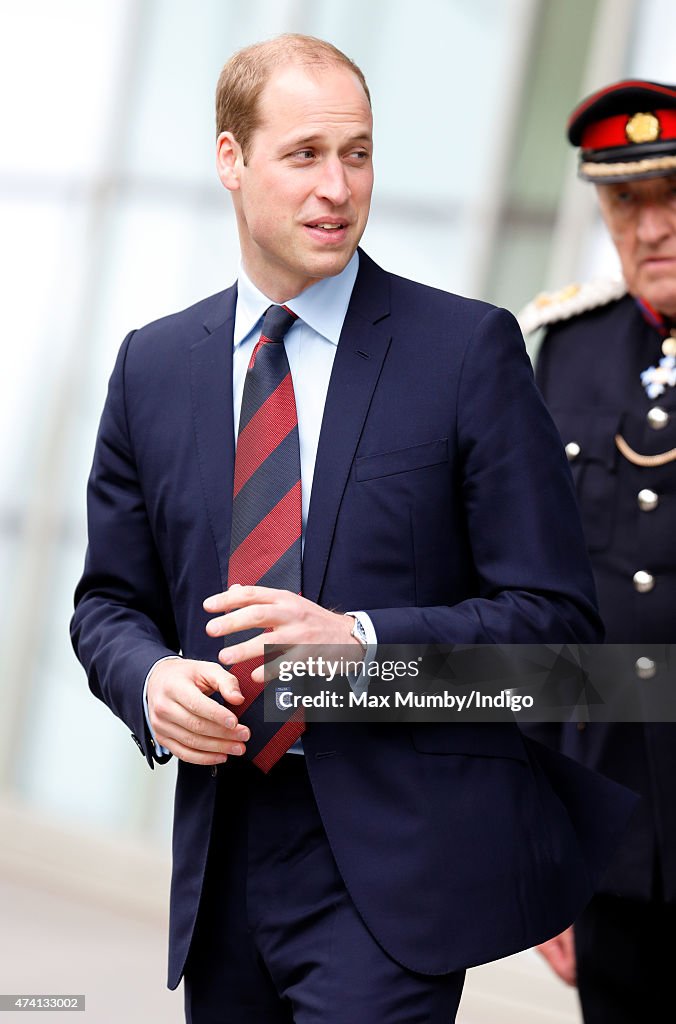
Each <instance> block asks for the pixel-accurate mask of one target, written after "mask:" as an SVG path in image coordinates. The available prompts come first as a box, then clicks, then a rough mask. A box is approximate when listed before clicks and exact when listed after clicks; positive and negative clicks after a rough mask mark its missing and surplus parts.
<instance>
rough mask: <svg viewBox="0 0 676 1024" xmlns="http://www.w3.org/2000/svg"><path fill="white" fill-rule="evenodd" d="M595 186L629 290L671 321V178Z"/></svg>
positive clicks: (675, 310) (675, 260)
mask: <svg viewBox="0 0 676 1024" xmlns="http://www.w3.org/2000/svg"><path fill="white" fill-rule="evenodd" d="M596 188H597V191H598V196H599V202H600V205H601V213H602V214H603V219H604V220H605V222H606V225H607V227H608V230H609V231H610V235H611V237H612V239H613V242H614V243H615V248H616V249H617V252H618V255H619V257H620V263H621V264H622V271H623V273H624V277H625V280H626V282H627V286H628V288H629V291H630V292H631V293H632V295H640V296H641V297H642V298H643V299H646V300H647V302H649V303H650V305H651V306H653V308H654V309H656V310H658V312H660V313H662V314H664V315H665V316H668V317H676V176H672V177H665V178H652V179H649V180H648V181H629V182H626V183H624V184H617V185H597V186H596Z"/></svg>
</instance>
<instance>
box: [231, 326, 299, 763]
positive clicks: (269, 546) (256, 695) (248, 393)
mask: <svg viewBox="0 0 676 1024" xmlns="http://www.w3.org/2000/svg"><path fill="white" fill-rule="evenodd" d="M296 319H297V316H296V314H295V313H292V312H291V310H290V309H287V308H286V306H270V307H269V308H268V310H267V311H266V313H265V317H264V319H263V327H262V331H261V336H260V340H259V341H258V343H257V344H256V347H255V349H254V351H253V355H252V356H251V360H250V362H249V367H248V369H247V373H246V378H245V380H244V392H243V394H242V408H241V411H240V416H239V431H238V434H237V453H236V456H235V484H234V496H233V505H232V535H231V538H230V562H229V567H228V586H229V587H230V586H232V584H233V583H240V584H242V586H252V585H260V586H262V587H275V588H278V589H280V590H290V591H292V592H293V593H294V594H300V592H301V479H300V449H299V445H298V417H297V415H296V399H295V396H294V393H293V381H292V380H291V371H290V370H289V360H288V359H287V356H286V351H285V349H284V336H285V334H286V332H287V331H288V330H289V328H290V327H291V325H292V324H293V323H294V322H295V320H296ZM257 632H258V631H257V630H250V631H247V632H246V633H238V634H237V635H236V636H233V637H230V638H229V641H228V642H229V643H240V642H242V641H243V640H245V639H248V638H249V637H252V636H256V634H257ZM260 664H262V660H253V659H252V660H250V661H247V662H244V663H242V664H241V665H235V666H232V668H231V669H230V671H232V672H233V674H234V675H235V676H237V679H238V680H239V685H240V689H241V691H242V693H243V695H244V698H245V700H244V703H243V704H240V705H239V706H238V707H236V708H233V710H234V711H235V713H236V714H237V715H238V717H239V719H240V721H241V722H243V723H244V724H245V725H247V726H248V727H249V729H250V730H251V739H250V740H249V742H248V743H247V757H249V758H250V759H251V760H252V761H253V763H254V764H255V765H256V766H257V767H258V768H260V769H261V770H262V771H264V772H268V771H270V769H271V768H272V766H273V765H274V764H276V763H277V761H278V760H279V759H280V757H281V756H282V754H284V753H285V752H286V751H287V750H288V749H289V747H290V746H292V745H293V744H294V743H295V742H296V740H297V739H298V737H299V736H300V735H301V733H302V732H303V731H304V729H305V725H304V722H303V720H302V715H300V714H294V715H293V716H292V717H291V718H289V719H288V720H287V721H286V722H283V723H279V722H266V721H265V720H264V717H263V690H264V689H265V684H260V685H257V684H255V683H253V682H252V680H251V673H252V671H253V670H254V669H255V668H256V667H257V666H258V665H260Z"/></svg>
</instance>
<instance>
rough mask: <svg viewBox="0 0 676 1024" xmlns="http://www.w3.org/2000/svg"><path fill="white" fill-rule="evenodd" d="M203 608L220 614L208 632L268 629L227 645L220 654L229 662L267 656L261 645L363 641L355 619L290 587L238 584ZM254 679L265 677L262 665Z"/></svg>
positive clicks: (288, 645)
mask: <svg viewBox="0 0 676 1024" xmlns="http://www.w3.org/2000/svg"><path fill="white" fill-rule="evenodd" d="M204 610H205V611H206V612H211V613H216V614H218V613H220V614H219V617H218V618H216V619H211V620H210V621H209V622H208V623H207V633H208V634H209V636H229V635H230V634H231V633H239V632H240V630H245V629H260V630H264V631H265V632H264V633H262V634H260V635H259V636H255V637H253V638H252V639H251V640H246V641H244V643H240V644H234V645H233V646H232V647H224V648H223V650H222V651H221V652H220V654H219V656H218V657H219V659H220V660H221V661H222V662H223V664H225V665H237V664H240V663H241V662H243V661H249V660H250V659H252V658H262V657H263V653H264V651H263V647H264V645H266V644H274V645H276V646H279V647H284V648H286V649H287V650H288V649H292V648H294V647H301V646H303V645H305V644H322V645H333V644H336V645H338V644H341V645H343V646H345V645H346V644H350V645H352V644H354V645H356V647H357V648H358V649H359V651H360V652H361V644H360V643H359V641H358V640H356V639H355V638H354V637H353V636H352V635H351V632H352V626H353V625H354V621H353V620H352V619H351V618H348V617H347V616H346V615H342V614H341V613H339V612H330V611H328V610H327V609H326V608H321V607H320V605H318V604H315V603H314V602H313V601H308V600H307V598H305V597H300V596H299V595H298V594H292V593H291V592H290V591H288V590H275V589H273V588H272V587H241V586H240V585H239V584H237V583H235V584H233V586H231V587H230V588H229V589H228V590H226V591H225V592H224V593H222V594H214V595H213V596H212V597H208V598H207V599H206V601H205V602H204ZM251 678H252V679H253V681H254V682H255V683H258V684H261V683H263V682H264V679H265V668H264V666H263V665H260V666H259V667H258V668H256V669H255V670H254V671H253V672H252V673H251Z"/></svg>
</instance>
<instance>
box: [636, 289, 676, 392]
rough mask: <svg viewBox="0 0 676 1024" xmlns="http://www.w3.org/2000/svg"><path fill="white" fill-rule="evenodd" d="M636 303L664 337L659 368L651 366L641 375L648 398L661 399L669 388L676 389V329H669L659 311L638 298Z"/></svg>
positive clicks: (645, 317) (648, 320)
mask: <svg viewBox="0 0 676 1024" xmlns="http://www.w3.org/2000/svg"><path fill="white" fill-rule="evenodd" d="M636 303H637V305H638V307H639V309H640V311H641V313H642V314H643V318H644V319H645V320H646V322H647V323H649V324H650V326H651V327H654V328H655V329H656V330H657V331H659V333H660V334H661V335H662V358H661V359H660V361H659V363H658V364H657V366H649V367H648V369H647V370H643V371H642V373H641V384H642V385H643V387H644V389H645V393H646V395H647V396H648V398H650V399H653V398H659V396H660V395H663V394H664V392H665V391H666V389H667V388H673V387H676V327H672V328H671V329H669V327H668V323H665V321H664V317H662V316H661V314H660V313H658V312H657V310H655V309H653V307H652V306H651V305H650V304H649V303H648V302H646V300H645V299H641V298H638V299H637V300H636Z"/></svg>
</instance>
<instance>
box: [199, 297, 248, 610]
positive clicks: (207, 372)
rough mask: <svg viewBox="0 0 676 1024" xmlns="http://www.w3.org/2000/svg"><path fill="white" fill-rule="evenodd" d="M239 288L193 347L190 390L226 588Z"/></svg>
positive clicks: (203, 478)
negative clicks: (234, 335)
mask: <svg viewBox="0 0 676 1024" xmlns="http://www.w3.org/2000/svg"><path fill="white" fill-rule="evenodd" d="M236 298H237V288H236V286H235V285H233V286H232V287H231V288H229V289H228V290H227V291H226V292H225V293H224V294H223V304H222V305H221V306H220V312H219V313H218V315H215V316H213V317H212V318H211V319H207V320H206V321H205V323H204V326H205V327H206V329H207V331H208V332H209V333H208V335H207V336H206V337H205V338H202V339H201V340H200V341H198V342H196V343H195V344H194V345H193V346H192V348H191V350H190V390H191V401H192V412H193V424H194V430H195V442H196V448H197V459H198V463H199V471H200V478H201V481H202V490H203V492H204V502H205V507H206V513H207V517H208V519H209V526H210V528H211V533H212V536H213V539H214V544H215V545H216V551H217V553H218V563H219V567H220V572H221V581H222V585H223V589H224V590H225V587H226V585H227V579H228V558H229V538H230V522H231V517H232V482H233V471H234V462H235V438H234V426H233V423H234V419H233V410H232V345H233V330H234V324H235V302H236Z"/></svg>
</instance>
